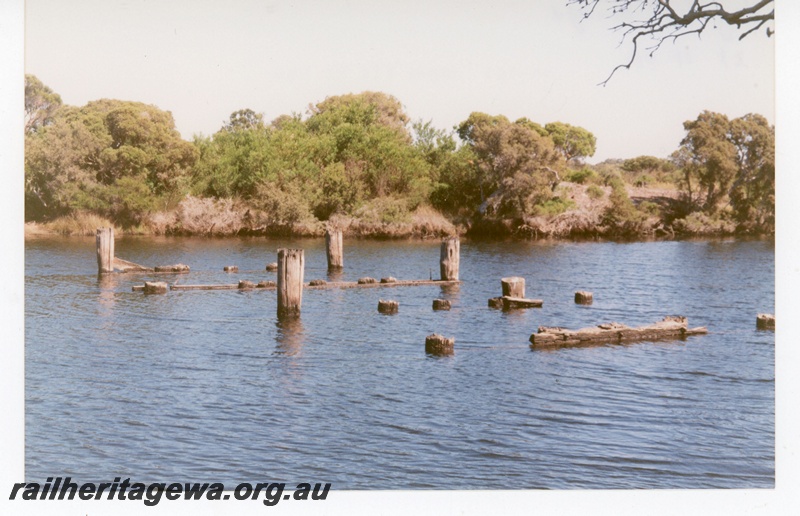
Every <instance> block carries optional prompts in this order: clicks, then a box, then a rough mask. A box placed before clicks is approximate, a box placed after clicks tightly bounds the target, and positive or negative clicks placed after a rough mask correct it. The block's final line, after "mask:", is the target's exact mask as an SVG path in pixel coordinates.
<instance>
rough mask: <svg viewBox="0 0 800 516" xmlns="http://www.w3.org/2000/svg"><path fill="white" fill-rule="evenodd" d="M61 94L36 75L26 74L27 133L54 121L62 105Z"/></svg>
mask: <svg viewBox="0 0 800 516" xmlns="http://www.w3.org/2000/svg"><path fill="white" fill-rule="evenodd" d="M61 104H62V103H61V96H60V95H59V94H58V93H55V92H54V91H53V90H51V89H50V87H49V86H46V85H45V84H44V83H43V82H42V81H40V80H39V79H38V78H37V77H36V76H35V75H25V134H29V133H33V132H36V130H37V129H39V128H40V127H44V126H45V125H48V124H50V123H52V121H53V115H54V114H55V112H56V111H57V110H58V108H59V107H61Z"/></svg>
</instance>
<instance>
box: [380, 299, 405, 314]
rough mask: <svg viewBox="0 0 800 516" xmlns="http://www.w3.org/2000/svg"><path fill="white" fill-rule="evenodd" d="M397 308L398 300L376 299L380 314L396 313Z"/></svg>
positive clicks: (398, 305) (398, 307)
mask: <svg viewBox="0 0 800 516" xmlns="http://www.w3.org/2000/svg"><path fill="white" fill-rule="evenodd" d="M399 309H400V303H399V302H398V301H391V300H387V301H384V300H383V299H380V300H378V311H379V312H380V313H382V314H396V313H397V311H398V310H399Z"/></svg>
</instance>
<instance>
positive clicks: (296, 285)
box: [278, 249, 305, 316]
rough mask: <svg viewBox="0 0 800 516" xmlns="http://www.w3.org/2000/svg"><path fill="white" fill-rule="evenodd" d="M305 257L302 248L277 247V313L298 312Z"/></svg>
mask: <svg viewBox="0 0 800 516" xmlns="http://www.w3.org/2000/svg"><path fill="white" fill-rule="evenodd" d="M304 269H305V257H304V255H303V250H302V249H278V315H279V316H282V315H294V314H299V313H300V307H301V305H302V304H303V273H304Z"/></svg>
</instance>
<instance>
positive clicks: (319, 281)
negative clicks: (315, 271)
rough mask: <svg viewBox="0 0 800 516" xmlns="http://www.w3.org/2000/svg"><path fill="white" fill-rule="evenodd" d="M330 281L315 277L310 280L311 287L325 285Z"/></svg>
mask: <svg viewBox="0 0 800 516" xmlns="http://www.w3.org/2000/svg"><path fill="white" fill-rule="evenodd" d="M327 284H328V282H327V281H325V280H324V279H315V280H311V281H309V282H308V286H309V287H321V286H323V285H327Z"/></svg>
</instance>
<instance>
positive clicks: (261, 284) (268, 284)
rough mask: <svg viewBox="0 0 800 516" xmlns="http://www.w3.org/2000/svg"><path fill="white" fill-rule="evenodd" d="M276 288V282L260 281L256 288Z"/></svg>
mask: <svg viewBox="0 0 800 516" xmlns="http://www.w3.org/2000/svg"><path fill="white" fill-rule="evenodd" d="M274 286H275V282H274V281H259V282H258V284H256V288H267V287H274Z"/></svg>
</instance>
